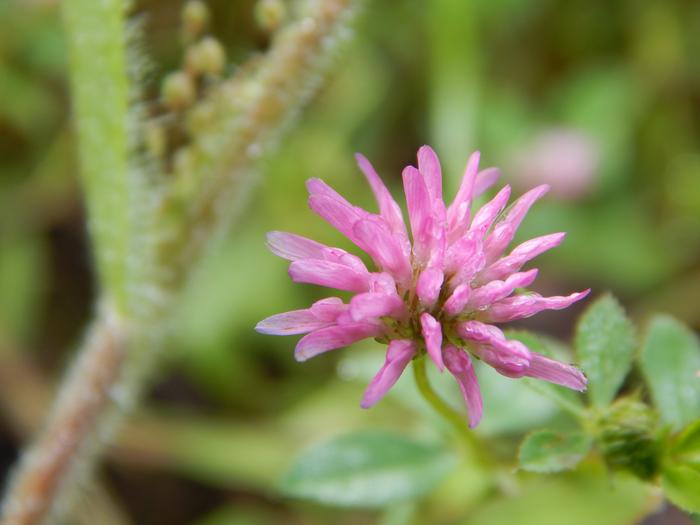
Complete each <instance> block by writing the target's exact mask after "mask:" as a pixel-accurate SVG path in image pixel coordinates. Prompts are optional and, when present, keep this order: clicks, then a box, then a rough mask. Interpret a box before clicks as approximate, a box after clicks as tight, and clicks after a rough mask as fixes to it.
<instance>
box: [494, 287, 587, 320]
mask: <svg viewBox="0 0 700 525" xmlns="http://www.w3.org/2000/svg"><path fill="white" fill-rule="evenodd" d="M590 291H591V290H590V289H588V290H584V291H583V292H577V293H572V294H571V295H568V296H554V297H542V296H541V295H539V294H535V293H532V294H526V295H517V296H514V297H508V298H506V299H503V300H501V301H498V302H495V303H493V304H492V305H491V306H490V307H489V308H488V309H486V310H484V312H483V313H482V314H480V316H481V317H482V318H483V319H485V320H486V321H488V322H491V323H505V322H507V321H513V320H515V319H524V318H526V317H530V316H532V315H535V314H536V313H539V312H541V311H542V310H562V309H564V308H568V307H569V306H571V305H572V304H574V303H575V302H576V301H580V300H581V299H583V298H584V297H586V296H587V295H588V294H589V292H590Z"/></svg>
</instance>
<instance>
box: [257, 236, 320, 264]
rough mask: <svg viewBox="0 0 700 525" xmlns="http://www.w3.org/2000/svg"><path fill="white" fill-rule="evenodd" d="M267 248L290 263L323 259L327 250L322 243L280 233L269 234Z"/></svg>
mask: <svg viewBox="0 0 700 525" xmlns="http://www.w3.org/2000/svg"><path fill="white" fill-rule="evenodd" d="M267 246H268V247H269V248H270V251H271V252H272V253H274V254H275V255H277V256H279V257H282V258H283V259H287V260H289V261H296V260H297V259H323V249H324V248H326V246H324V245H323V244H321V243H320V242H316V241H312V240H311V239H307V238H306V237H302V236H301V235H296V234H294V233H287V232H280V231H272V232H268V234H267Z"/></svg>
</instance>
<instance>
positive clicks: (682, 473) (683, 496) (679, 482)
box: [661, 464, 700, 512]
mask: <svg viewBox="0 0 700 525" xmlns="http://www.w3.org/2000/svg"><path fill="white" fill-rule="evenodd" d="M661 486H662V487H663V488H664V491H665V492H666V496H667V497H668V499H670V500H671V501H672V502H673V503H675V504H676V505H678V506H679V507H680V508H682V509H685V510H686V511H688V512H700V469H698V468H694V467H692V466H690V465H683V464H680V465H671V466H668V467H666V468H665V469H664V471H663V474H662V475H661Z"/></svg>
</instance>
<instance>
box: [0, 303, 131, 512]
mask: <svg viewBox="0 0 700 525" xmlns="http://www.w3.org/2000/svg"><path fill="white" fill-rule="evenodd" d="M127 341H128V334H127V329H126V326H125V324H124V321H123V320H122V319H120V318H119V317H118V316H117V315H115V313H114V311H113V310H112V309H108V308H105V309H104V311H103V313H101V315H100V316H99V317H98V319H97V320H96V321H95V324H94V326H93V327H92V329H91V330H90V333H89V334H88V337H87V338H86V341H85V344H84V347H83V351H82V352H81V353H80V357H79V359H78V360H77V361H76V363H75V364H74V366H73V368H72V369H71V371H70V372H69V374H68V377H67V378H66V381H65V386H64V387H63V389H62V390H61V392H60V394H59V396H58V399H57V400H56V404H55V406H54V409H53V413H52V414H51V416H50V417H49V419H48V422H47V425H46V428H45V429H44V431H43V432H42V434H41V435H40V436H39V438H38V440H37V441H36V443H34V445H33V446H32V447H31V449H30V451H29V452H28V453H27V454H25V456H24V457H23V458H22V461H21V463H20V465H19V468H18V470H17V472H16V474H15V476H14V478H13V479H12V482H11V485H10V487H11V488H10V491H9V492H8V494H7V496H6V500H5V506H4V509H3V517H4V523H5V524H8V525H29V524H35V523H42V522H45V521H46V518H47V516H49V515H51V514H52V513H53V512H54V511H56V510H59V509H57V508H56V507H57V506H58V505H60V504H61V503H62V502H63V501H64V498H65V497H66V496H67V494H66V492H67V491H68V490H70V487H69V484H67V483H66V482H65V480H66V477H72V478H77V476H78V475H79V471H80V470H83V469H87V468H89V459H88V458H89V457H90V455H91V453H93V452H94V451H95V450H96V449H97V448H98V447H99V442H100V441H103V440H105V439H106V437H107V435H108V433H109V432H110V430H111V428H110V427H111V426H112V423H113V421H114V420H115V417H114V416H116V415H117V414H116V412H115V411H114V410H113V409H114V407H115V406H116V405H118V404H119V398H120V393H119V392H118V390H116V388H117V386H116V385H118V384H119V383H120V382H121V381H122V380H123V378H124V375H125V371H126V365H127V348H128V344H127ZM106 413H110V414H112V417H105V414H106ZM76 462H79V464H78V463H76Z"/></svg>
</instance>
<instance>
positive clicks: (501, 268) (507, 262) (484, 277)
mask: <svg viewBox="0 0 700 525" xmlns="http://www.w3.org/2000/svg"><path fill="white" fill-rule="evenodd" d="M565 236H566V234H565V233H552V234H550V235H543V236H542V237H536V238H535V239H530V240H529V241H525V242H524V243H522V244H520V245H518V246H517V247H515V248H514V249H513V251H512V252H510V255H507V256H506V257H503V258H502V259H499V260H498V261H496V262H495V263H493V264H492V265H491V266H489V267H488V268H486V269H485V270H484V271H483V272H481V274H480V275H479V276H478V280H479V281H480V282H488V281H492V280H494V279H503V277H505V276H507V275H510V274H511V273H514V272H517V271H518V270H520V268H522V267H523V265H524V264H525V263H526V262H528V261H530V260H532V259H534V258H535V257H537V256H538V255H540V254H541V253H543V252H546V251H547V250H550V249H552V248H554V247H555V246H559V244H561V242H562V241H563V240H564V237H565Z"/></svg>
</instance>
